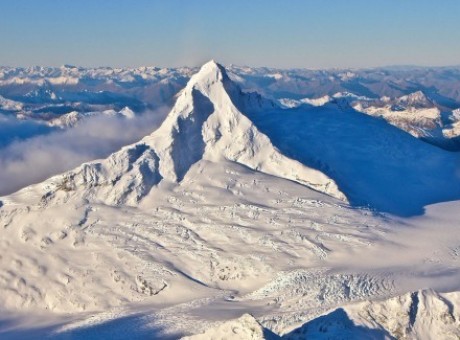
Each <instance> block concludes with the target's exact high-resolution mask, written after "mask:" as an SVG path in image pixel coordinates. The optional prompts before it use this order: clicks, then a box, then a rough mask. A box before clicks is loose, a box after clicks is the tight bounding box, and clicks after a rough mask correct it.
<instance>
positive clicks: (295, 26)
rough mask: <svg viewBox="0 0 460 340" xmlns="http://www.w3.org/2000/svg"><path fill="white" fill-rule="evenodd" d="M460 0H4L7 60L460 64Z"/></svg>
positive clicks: (0, 42) (0, 56)
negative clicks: (211, 60) (209, 60)
mask: <svg viewBox="0 0 460 340" xmlns="http://www.w3.org/2000/svg"><path fill="white" fill-rule="evenodd" d="M459 17H460V0H439V1H435V0H315V1H313V0H231V1H230V0H228V1H223V0H222V1H219V0H0V65H11V66H31V65H52V66H59V65H63V64H74V65H82V66H102V65H107V66H140V65H158V66H180V65H190V66H194V65H199V64H201V63H202V62H204V61H206V60H208V59H211V58H213V59H216V60H218V61H220V62H222V63H224V64H231V63H233V64H238V65H251V66H275V67H307V68H330V67H368V66H381V65H401V64H405V65H408V64H411V65H434V66H436V65H459V64H460V24H459Z"/></svg>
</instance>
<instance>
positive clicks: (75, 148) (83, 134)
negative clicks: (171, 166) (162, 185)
mask: <svg viewBox="0 0 460 340" xmlns="http://www.w3.org/2000/svg"><path fill="white" fill-rule="evenodd" d="M166 111H167V110H166V108H164V109H160V110H157V111H155V112H150V113H145V114H144V115H142V116H138V117H136V118H134V119H124V118H120V117H114V116H102V115H101V116H94V117H91V118H88V119H85V120H83V121H81V122H80V123H79V124H78V125H77V126H76V127H74V128H70V129H67V130H59V131H52V132H48V133H47V134H40V135H33V134H32V137H30V138H27V139H23V140H17V141H13V142H10V143H9V144H8V145H6V146H3V148H1V149H0V195H7V194H10V193H12V192H15V191H17V190H19V189H21V188H23V187H25V186H27V185H30V184H33V183H38V182H41V181H43V180H45V179H47V178H49V177H51V176H53V175H56V174H58V173H61V172H64V171H66V170H70V169H72V168H74V167H76V166H78V165H80V164H81V163H84V162H87V161H90V160H95V159H99V158H105V157H107V156H108V155H110V154H111V153H112V152H115V151H117V150H118V149H119V148H121V147H122V146H124V145H127V144H130V143H134V142H136V141H138V140H140V139H141V138H142V137H144V136H146V135H148V134H150V133H152V132H153V131H154V130H155V129H156V128H157V127H158V126H159V124H160V123H161V121H162V120H163V118H164V117H165V113H166ZM18 124H22V123H18ZM29 125H30V126H31V127H30V128H32V126H33V125H32V124H29ZM29 125H28V127H29ZM21 128H22V126H21ZM33 131H35V130H33ZM0 139H1V136H0ZM0 146H1V143H0Z"/></svg>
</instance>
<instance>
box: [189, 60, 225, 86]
mask: <svg viewBox="0 0 460 340" xmlns="http://www.w3.org/2000/svg"><path fill="white" fill-rule="evenodd" d="M229 82H231V81H230V78H229V77H228V75H227V72H226V70H225V67H223V66H222V65H221V64H219V63H217V62H215V61H214V60H210V61H208V62H207V63H206V64H204V65H203V66H201V68H200V70H199V71H198V72H197V73H196V74H195V75H193V76H192V78H191V79H190V81H189V82H188V84H187V87H188V88H191V87H196V85H204V86H205V87H208V86H209V85H211V84H214V83H226V84H228V83H229Z"/></svg>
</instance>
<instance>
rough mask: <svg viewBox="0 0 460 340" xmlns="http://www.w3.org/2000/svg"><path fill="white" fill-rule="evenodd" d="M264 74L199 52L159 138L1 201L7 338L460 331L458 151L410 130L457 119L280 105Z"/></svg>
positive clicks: (337, 100) (0, 323)
mask: <svg viewBox="0 0 460 340" xmlns="http://www.w3.org/2000/svg"><path fill="white" fill-rule="evenodd" d="M77 70H78V69H75V68H71V67H67V68H65V69H63V70H61V73H62V74H65V77H64V78H61V73H59V79H60V80H59V83H65V84H74V85H75V84H79V83H80V80H79V81H77V80H75V79H80V78H78V77H77V76H72V75H73V74H74V72H77ZM237 71H238V72H239V73H240V74H241V76H240V78H238V77H237V73H236V72H237ZM268 71H269V70H265V74H266V77H267V78H269V81H270V82H271V81H273V80H275V81H283V79H285V77H286V74H283V73H275V72H272V73H270V72H268ZM4 72H5V71H4ZM8 72H10V76H9V77H8V79H9V80H8V81H9V82H10V83H14V84H17V83H20V82H24V81H25V80H24V79H25V78H24V77H23V76H24V72H25V71H22V72H23V73H21V72H19V71H15V72H14V71H11V70H10V71H8ZM40 72H42V73H43V72H44V73H45V74H46V75H47V76H50V75H49V74H48V73H47V72H49V71H47V70H46V69H41V70H40ZM98 72H102V71H101V70H99V71H98ZM98 72H95V71H93V73H88V77H89V76H90V75H91V76H93V77H94V78H95V79H98V78H97V77H98V75H99V73H98ZM106 72H109V73H110V72H112V71H110V70H106ZM162 72H170V71H161V70H157V69H155V70H154V69H145V70H144V71H139V74H137V73H135V74H136V75H137V76H139V77H144V76H143V75H144V74H145V77H147V76H149V77H151V76H153V74H154V75H157V74H162ZM183 72H189V71H188V70H183ZM251 72H252V73H251ZM257 72H260V71H257V70H251V69H249V68H248V69H244V68H237V67H235V66H232V67H229V68H228V70H226V69H225V68H224V67H223V66H221V65H219V64H217V63H216V62H214V61H210V62H208V63H206V64H205V65H204V66H202V67H201V69H200V70H199V71H198V72H197V73H195V74H194V75H193V76H191V77H190V79H189V80H188V83H187V84H186V86H185V87H184V88H183V89H182V90H181V91H180V93H179V94H178V95H177V96H175V104H174V106H173V108H172V109H171V111H170V112H169V114H168V115H167V117H166V119H165V120H164V121H163V123H162V124H161V126H160V127H159V128H158V129H157V130H155V131H153V132H152V133H151V134H150V135H148V136H146V137H144V138H143V139H141V140H140V141H138V142H136V143H134V144H131V145H127V146H125V147H123V148H121V149H120V150H119V151H117V152H115V153H113V154H112V155H110V156H109V157H108V158H106V159H101V160H96V161H90V162H87V163H84V164H82V165H80V166H79V167H77V168H75V169H72V170H69V171H67V172H64V173H62V174H58V175H55V176H53V177H51V178H49V179H47V180H46V181H44V182H41V183H38V184H33V185H30V186H27V187H25V188H23V189H21V190H19V191H17V192H15V193H13V194H11V195H8V196H3V197H0V229H1V234H0V235H1V236H0V306H1V309H0V338H2V339H36V338H43V337H49V338H53V339H69V338H70V339H126V338H129V339H156V338H158V339H160V338H161V339H178V338H182V337H184V338H186V339H279V338H282V339H449V338H452V339H455V338H458V337H460V332H459V329H460V314H459V310H460V230H459V228H458V227H459V222H460V221H459V217H458V209H459V208H460V156H459V155H458V153H456V152H450V151H447V150H445V149H444V148H441V147H439V146H435V145H432V144H435V143H432V142H431V141H430V143H427V142H426V141H424V140H422V139H420V138H417V137H422V135H416V134H415V133H412V132H411V131H412V130H411V129H412V128H414V126H420V128H423V129H431V125H429V124H428V123H426V121H425V119H427V120H429V121H430V122H436V124H438V125H436V124H435V126H433V129H438V128H439V129H442V128H443V124H444V123H443V122H444V119H450V120H451V121H455V119H456V118H455V117H457V118H458V114H457V113H458V112H456V111H455V110H451V111H452V112H451V114H450V115H449V117H448V118H446V117H445V116H443V115H442V114H441V111H435V110H438V108H437V106H436V105H434V104H432V102H431V101H430V100H429V99H427V98H426V97H425V96H424V95H423V93H416V95H413V96H409V97H405V98H403V97H400V98H399V99H391V100H390V101H395V102H396V101H397V102H398V105H407V106H410V107H411V108H412V109H407V110H409V111H407V112H406V111H397V110H396V111H393V110H394V109H395V106H394V105H396V103H393V102H391V103H390V102H389V101H388V100H385V99H378V100H375V99H370V98H367V97H364V96H355V95H352V94H350V93H345V92H341V93H340V94H337V95H331V96H330V97H315V98H318V99H312V100H303V99H302V100H297V99H293V98H290V101H288V100H281V101H278V100H277V99H276V98H274V97H273V96H269V97H270V98H267V97H265V96H262V95H260V94H258V93H256V92H254V91H253V90H254V89H251V91H250V90H249V89H248V88H249V87H246V88H245V90H244V91H243V90H242V89H241V86H240V85H241V84H242V83H244V82H246V81H247V80H244V77H243V76H246V77H248V74H250V75H251V76H252V78H247V79H252V81H256V80H257V77H258V76H261V75H260V73H257ZM131 73H132V72H131ZM131 73H129V72H128V73H123V72H122V71H117V72H116V78H117V79H118V80H117V81H118V82H129V81H131V80H132V79H131V78H130V76H131ZM111 74H112V73H111ZM12 75H14V76H12ZM112 76H113V75H112ZM72 77H73V78H72ZM353 77H355V74H353V73H347V74H344V75H342V77H341V78H340V79H350V78H353ZM3 78H6V76H5V75H4V76H3ZM29 78H30V77H29ZM29 78H27V79H29ZM12 79H14V81H13V80H12ZM21 79H22V80H21ZM30 79H33V81H35V82H39V81H40V79H41V78H39V77H38V78H37V79H35V78H33V77H31V78H30ZM54 79H56V78H54ZM72 79H73V80H72ZM55 82H57V80H55ZM239 84H240V85H239ZM146 91H147V90H146ZM312 98H313V97H312ZM278 99H279V98H278ZM296 100H297V101H296ZM356 101H360V103H363V102H366V106H365V108H364V106H363V107H362V110H358V109H356V105H358V104H357V103H356ZM2 103H3V102H2ZM5 105H8V106H9V107H11V106H13V107H15V105H16V104H15V103H12V102H7V103H6V104H5ZM359 105H362V104H359ZM372 105H374V106H372ZM432 105H434V108H432V107H431V106H432ZM427 106H430V108H427ZM5 107H6V106H5ZM353 108H354V109H353ZM410 110H425V111H423V112H419V111H410ZM426 110H430V111H426ZM358 111H363V112H358ZM101 112H104V111H101ZM427 112H428V113H427ZM443 112H444V111H443ZM105 114H114V115H121V116H123V117H124V118H123V119H125V118H126V121H129V120H130V119H135V116H136V112H135V111H134V110H132V109H130V108H123V109H121V108H120V109H119V110H113V111H110V112H105ZM80 115H81V114H80V113H79V112H77V111H75V112H74V113H69V114H67V115H65V116H60V118H59V119H58V120H54V119H53V120H51V122H53V124H56V125H58V126H61V125H63V126H65V128H72V127H71V126H72V125H73V124H75V123H77V122H78V121H79V120H80V119H82V117H81V116H80ZM408 115H410V117H411V118H410V119H407V116H408ZM375 116H379V117H382V118H383V119H382V118H378V117H375ZM400 117H403V118H400ZM419 117H422V118H423V119H419ZM405 124H407V126H410V128H407V129H406V128H405V127H406V125H405ZM453 125H455V123H453ZM405 130H406V131H407V132H410V133H407V132H406V131H405ZM408 130H410V131H408ZM423 137H426V135H425V134H424V135H423Z"/></svg>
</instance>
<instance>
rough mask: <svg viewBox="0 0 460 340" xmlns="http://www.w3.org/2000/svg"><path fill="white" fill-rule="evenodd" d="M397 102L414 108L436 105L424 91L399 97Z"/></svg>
mask: <svg viewBox="0 0 460 340" xmlns="http://www.w3.org/2000/svg"><path fill="white" fill-rule="evenodd" d="M396 102H397V103H398V104H400V105H405V106H410V107H414V108H421V107H424V108H428V107H434V106H435V105H434V103H433V102H432V101H431V100H430V99H429V98H428V97H427V96H426V95H425V93H423V92H422V91H417V92H413V93H410V94H408V95H405V96H402V97H399V98H398V99H397V100H396Z"/></svg>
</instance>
